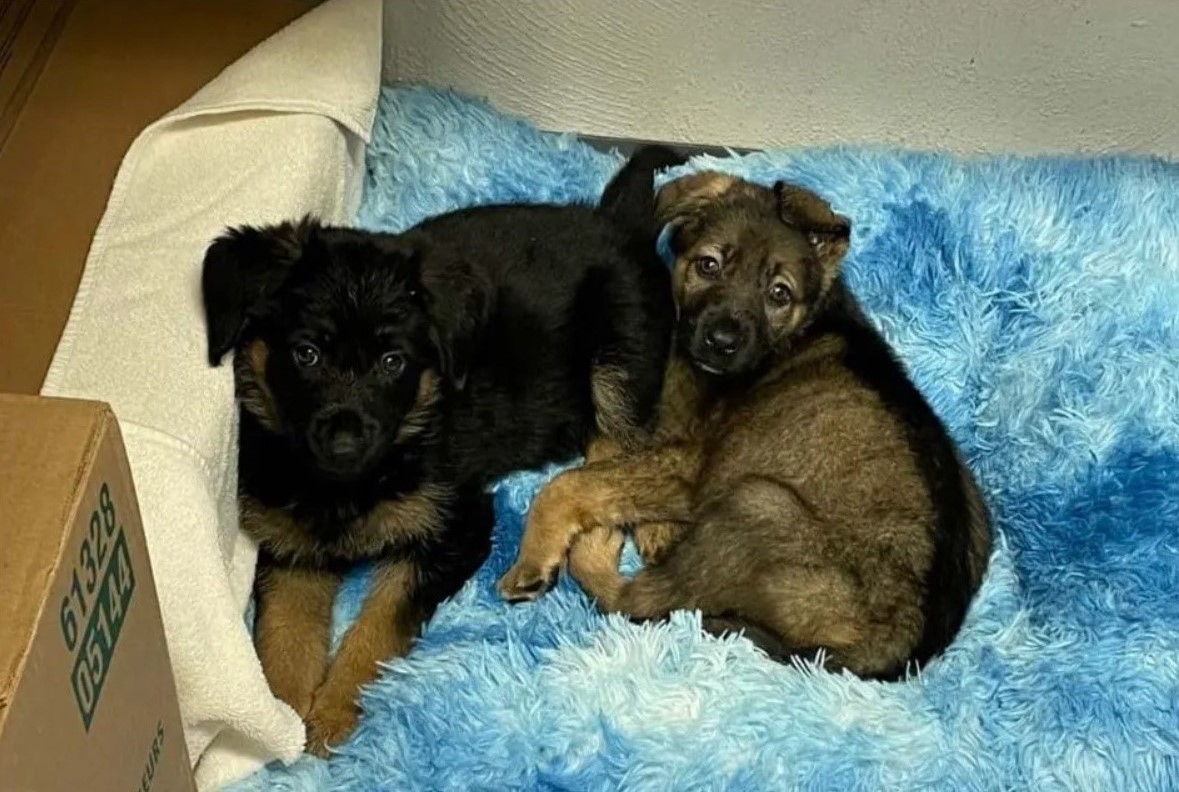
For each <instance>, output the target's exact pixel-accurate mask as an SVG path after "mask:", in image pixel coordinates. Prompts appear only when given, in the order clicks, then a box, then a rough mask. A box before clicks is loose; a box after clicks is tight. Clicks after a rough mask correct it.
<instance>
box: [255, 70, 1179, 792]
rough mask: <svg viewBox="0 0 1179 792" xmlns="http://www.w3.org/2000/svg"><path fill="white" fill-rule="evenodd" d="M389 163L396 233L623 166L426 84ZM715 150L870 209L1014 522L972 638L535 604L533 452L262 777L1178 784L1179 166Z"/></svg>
mask: <svg viewBox="0 0 1179 792" xmlns="http://www.w3.org/2000/svg"><path fill="white" fill-rule="evenodd" d="M368 156H369V159H368V167H369V178H368V184H367V193H366V196H365V200H364V205H363V208H362V211H361V215H360V222H361V224H362V225H364V226H367V227H371V228H380V229H392V230H398V229H403V228H406V227H408V226H410V225H412V224H414V223H416V222H417V221H419V220H421V219H423V218H425V217H428V216H430V215H433V214H436V213H439V212H444V211H447V210H449V209H454V208H457V207H461V206H467V205H471V204H483V203H492V202H503V201H523V202H538V201H558V202H568V201H587V202H590V201H594V200H595V199H596V197H597V196H598V194H599V192H600V190H601V189H602V187H603V185H604V184H605V182H606V180H607V179H608V178H609V176H610V174H611V173H612V172H613V171H614V169H615V168H616V167H617V166H618V164H619V162H620V157H618V156H611V155H607V154H602V153H599V152H596V151H594V150H592V149H590V148H588V147H586V146H585V145H582V144H581V143H579V142H577V141H576V140H575V139H573V138H570V137H567V136H558V135H551V134H544V133H541V132H538V131H537V130H535V129H534V128H533V127H532V126H530V125H529V124H527V123H525V122H523V121H521V120H518V119H514V118H511V117H508V116H505V115H503V114H501V113H499V112H496V111H495V110H493V109H492V108H490V107H488V106H487V105H486V104H484V103H482V102H478V101H473V100H470V99H466V98H463V97H460V96H456V95H454V94H451V93H446V92H437V91H430V90H425V89H412V88H407V89H387V90H386V91H385V93H384V95H383V97H382V103H381V110H380V113H379V117H378V120H377V127H376V133H375V138H374V141H373V144H372V146H371V149H370V151H369V155H368ZM704 168H714V169H720V170H725V171H730V172H733V173H736V174H739V175H741V176H745V177H748V178H750V179H753V180H755V181H758V182H763V183H770V182H772V181H774V180H775V179H788V180H791V181H794V182H797V183H800V184H802V185H805V186H807V187H809V188H812V189H814V190H816V191H818V192H820V193H821V194H823V195H824V196H826V197H828V198H829V199H830V200H831V202H832V203H833V204H834V206H835V207H836V208H837V209H838V210H839V211H840V212H843V213H844V214H846V215H848V216H849V217H850V218H851V219H852V221H853V227H854V231H853V238H852V248H851V253H850V255H849V257H848V260H847V262H846V270H845V271H846V276H847V279H848V282H849V284H850V285H851V287H852V288H853V290H854V291H855V292H856V293H857V294H858V295H859V296H860V298H861V299H862V301H863V303H864V305H865V308H866V309H867V311H868V312H869V314H870V315H871V317H872V318H873V321H875V322H876V323H877V324H878V326H879V327H880V328H881V330H882V331H883V332H884V334H885V336H886V337H887V338H888V339H889V341H890V342H891V343H892V344H893V345H894V346H895V348H896V349H897V351H898V352H899V354H900V356H901V358H902V359H903V360H904V362H905V364H906V366H907V367H908V369H909V371H910V372H911V374H912V377H913V378H914V380H915V381H916V383H917V384H918V386H919V387H920V388H921V390H922V391H923V392H924V393H925V394H926V396H927V397H928V399H929V400H930V401H931V403H932V404H933V405H934V407H935V408H936V410H937V412H938V413H939V414H940V415H941V416H942V417H943V418H944V419H945V421H946V422H947V424H948V426H949V427H950V430H951V432H952V433H953V436H954V437H955V438H956V440H957V441H958V442H959V443H960V444H961V446H962V448H963V450H964V452H965V454H966V457H967V458H968V460H969V462H970V464H971V466H972V467H973V469H974V470H975V471H976V473H977V475H978V478H979V480H980V482H981V483H982V485H983V487H984V489H985V492H986V493H987V497H988V500H989V502H990V504H991V506H992V508H993V510H994V513H995V516H996V520H997V523H998V528H999V532H1000V537H999V539H998V541H997V545H996V550H995V553H994V556H993V558H992V561H991V567H990V571H989V573H988V575H987V579H986V582H985V585H984V587H983V590H982V592H981V594H980V595H979V597H978V599H977V600H976V602H975V603H974V606H973V608H972V610H971V613H970V616H969V619H968V622H967V624H966V626H965V627H964V629H963V631H962V633H961V634H960V636H959V638H958V640H957V641H956V642H955V644H954V645H953V647H952V648H951V649H950V650H949V651H948V652H947V653H946V654H945V655H944V656H943V657H941V658H940V659H938V660H936V661H934V662H933V663H931V664H930V665H929V666H928V667H926V668H925V669H923V670H921V671H920V672H919V673H918V674H916V675H914V676H913V677H912V678H910V679H909V680H907V681H905V682H900V683H894V684H879V683H870V682H862V681H859V680H857V679H854V678H852V677H849V676H836V675H831V674H826V673H822V672H817V671H815V670H814V669H812V668H808V667H791V666H784V665H776V664H774V663H772V662H770V661H769V660H767V659H765V658H764V657H763V656H762V655H760V654H759V653H758V652H757V651H756V650H755V649H754V648H753V647H752V646H751V645H750V644H749V643H748V642H746V641H744V640H743V639H736V638H733V639H726V640H717V639H714V638H710V637H705V636H704V635H702V634H701V633H700V631H699V619H698V617H697V616H696V615H694V614H690V613H680V614H676V615H675V616H674V617H673V618H672V619H671V621H670V623H668V624H663V625H658V626H651V625H648V626H636V625H632V624H629V623H627V622H626V621H624V620H623V619H621V618H618V617H603V616H600V615H598V614H597V613H596V612H595V610H594V608H593V606H592V605H591V603H590V602H589V601H588V600H587V599H586V597H585V596H584V595H582V593H581V592H580V591H579V590H578V589H577V587H576V586H575V585H574V584H572V583H570V582H569V581H567V580H566V581H562V582H561V584H560V585H559V587H558V588H557V589H556V590H555V591H554V592H553V593H552V594H550V595H549V596H547V597H545V598H544V599H543V600H542V601H540V602H538V603H536V604H531V605H522V606H515V607H512V606H509V605H507V604H505V603H503V602H501V601H500V600H499V599H498V597H497V596H496V594H495V592H494V590H493V583H494V581H495V580H496V578H497V577H498V576H499V575H500V574H501V573H502V572H503V571H504V570H505V569H506V567H507V566H508V564H509V562H510V560H511V558H512V556H513V554H514V551H515V548H516V545H517V542H518V540H519V537H520V532H521V525H522V520H523V517H524V515H525V513H526V511H527V508H528V505H529V501H530V499H531V497H532V495H533V493H534V492H535V491H536V488H537V487H538V485H540V484H541V483H542V482H543V481H545V480H546V478H547V477H548V476H549V475H551V474H552V472H553V471H552V470H548V471H540V472H527V473H520V474H518V475H515V476H512V477H510V478H508V479H507V480H505V481H503V482H502V483H501V484H500V485H499V486H498V487H497V488H496V492H495V498H496V505H497V513H498V524H497V526H496V530H495V545H494V550H493V553H492V555H491V557H490V559H489V560H488V561H487V563H486V564H485V565H484V567H483V569H482V570H480V572H479V573H478V575H477V576H476V577H475V578H474V579H473V580H472V581H471V582H470V583H469V584H468V585H467V586H466V588H464V589H463V590H462V592H461V593H460V594H459V595H458V596H457V597H455V599H454V600H453V601H450V602H448V603H446V604H444V605H443V606H442V608H441V609H440V610H439V611H438V614H437V616H436V618H435V619H434V620H433V622H432V623H431V624H430V625H429V627H428V629H427V630H426V632H425V635H424V636H423V638H422V640H421V643H420V644H419V645H418V646H417V648H416V649H415V650H414V652H413V653H412V655H411V656H410V657H408V658H405V659H399V660H395V661H392V662H390V663H389V664H388V666H387V668H386V669H385V672H384V673H383V675H382V677H381V679H380V680H379V681H378V682H377V683H376V684H374V685H373V686H372V687H371V689H369V690H367V691H366V692H365V693H364V695H363V699H362V700H363V705H364V710H365V713H366V715H365V718H364V720H363V723H362V725H361V726H360V728H359V730H358V731H357V733H356V734H355V736H354V738H353V739H352V740H351V741H349V742H348V743H347V744H345V745H343V746H341V747H340V748H339V751H338V753H337V755H336V756H335V757H334V758H333V760H332V761H330V762H324V761H320V760H318V759H312V758H304V759H302V760H300V762H298V763H297V764H295V765H294V766H293V767H290V768H270V769H268V770H266V771H264V772H263V773H261V774H259V775H256V776H255V777H253V778H252V779H249V780H248V781H247V782H245V783H243V784H242V785H241V786H240V789H242V790H262V789H278V790H356V791H357V792H359V791H360V790H365V792H371V791H372V790H407V789H453V790H475V789H480V790H484V789H485V790H514V789H545V790H549V789H551V790H558V789H559V790H609V789H635V790H680V789H684V790H687V789H731V790H775V791H776V790H788V789H807V790H832V792H850V791H852V790H906V789H936V790H955V791H956V792H964V791H965V790H1001V789H1002V790H1010V789H1028V790H1038V791H1039V792H1052V791H1053V790H1094V791H1095V792H1112V791H1113V790H1151V791H1152V792H1157V791H1159V790H1173V789H1179V167H1177V166H1176V165H1174V164H1170V163H1167V162H1163V161H1159V160H1153V159H1144V158H1134V157H1120V156H1119V157H1101V158H1084V159H1074V158H1032V159H1026V158H1011V157H995V158H981V159H961V158H956V157H953V156H948V155H944V154H918V153H907V152H902V151H893V150H885V149H878V148H861V147H850V148H827V149H819V150H802V151H794V150H791V151H773V152H768V153H762V154H753V155H748V156H744V157H733V158H724V159H697V160H695V161H693V162H692V163H690V164H689V165H688V166H687V167H686V170H697V169H704ZM629 563H630V564H631V565H633V564H634V563H635V560H634V557H633V553H631V555H630V557H629ZM364 585H365V579H364V576H363V575H358V576H356V577H355V578H354V579H353V580H351V581H350V582H349V583H348V585H347V587H346V589H345V591H344V592H343V594H342V595H341V598H340V601H339V605H338V612H337V615H338V619H337V621H338V627H337V630H338V631H339V630H342V629H343V628H344V626H345V625H346V624H347V623H348V620H349V619H350V618H351V616H352V615H353V614H354V613H355V612H356V609H357V607H358V604H359V601H360V599H361V598H362V596H363V592H364Z"/></svg>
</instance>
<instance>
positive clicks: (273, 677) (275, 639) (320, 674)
mask: <svg viewBox="0 0 1179 792" xmlns="http://www.w3.org/2000/svg"><path fill="white" fill-rule="evenodd" d="M339 587H340V578H339V576H338V575H335V574H333V573H331V572H325V571H323V570H319V569H313V568H310V567H293V568H292V567H286V566H279V565H274V564H269V563H266V562H263V563H262V564H261V565H260V566H259V569H258V583H257V587H256V589H255V590H256V592H257V606H258V612H257V620H256V622H255V625H254V642H255V644H256V646H257V649H258V658H259V660H261V662H262V672H263V673H264V674H265V675H266V681H267V682H268V683H269V685H270V690H271V691H272V692H273V693H274V695H276V696H277V697H278V698H280V699H282V700H283V701H285V702H286V703H287V704H289V705H291V707H292V708H294V710H295V712H298V713H299V716H300V717H302V718H306V717H307V713H308V712H309V711H310V710H311V699H312V696H313V694H314V693H315V689H316V688H317V687H318V686H319V684H320V682H322V681H323V678H324V674H325V673H326V671H327V664H328V662H327V661H328V640H329V637H330V629H331V619H332V600H333V599H334V598H335V596H336V591H337V589H339Z"/></svg>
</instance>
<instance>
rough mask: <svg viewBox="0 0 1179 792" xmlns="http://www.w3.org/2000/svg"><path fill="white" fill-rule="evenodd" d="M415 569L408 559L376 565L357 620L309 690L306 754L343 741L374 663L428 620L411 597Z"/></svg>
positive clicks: (403, 648) (395, 652) (402, 648)
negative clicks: (318, 681) (317, 683)
mask: <svg viewBox="0 0 1179 792" xmlns="http://www.w3.org/2000/svg"><path fill="white" fill-rule="evenodd" d="M417 583H418V570H417V566H416V565H415V564H414V563H413V562H410V561H389V562H385V563H384V564H382V565H381V566H380V567H379V568H378V570H377V573H376V577H375V579H374V581H373V586H372V591H371V592H370V594H369V596H368V599H367V600H366V601H365V603H364V606H363V608H362V609H361V611H360V616H359V617H358V618H357V620H356V622H355V623H354V624H353V625H352V627H351V628H350V629H349V630H348V632H347V633H346V634H345V636H344V640H343V642H342V643H341V645H340V650H339V652H338V653H337V654H336V658H335V660H334V661H333V662H332V664H331V667H330V668H329V669H328V672H327V679H325V680H324V682H323V684H322V685H321V686H320V688H319V689H318V690H317V691H316V692H315V700H314V702H313V703H312V705H311V713H310V715H309V716H308V718H307V726H308V735H307V750H309V751H311V752H312V753H315V754H318V755H319V756H326V755H327V753H328V747H329V746H333V745H337V744H339V743H340V742H342V741H344V740H345V739H347V738H348V736H349V735H350V734H351V733H352V730H353V729H354V728H355V726H356V722H357V720H358V718H359V716H360V706H359V702H358V700H357V698H358V695H359V692H360V688H361V686H363V685H366V684H368V683H369V682H372V681H373V680H374V679H376V677H377V674H378V671H379V669H378V667H377V664H378V663H381V662H383V661H386V660H390V659H392V658H394V657H398V656H400V655H404V654H405V653H406V652H407V651H409V648H410V645H411V644H412V643H413V641H414V639H415V638H417V635H418V631H419V630H420V629H421V626H422V623H423V622H424V621H425V620H426V619H427V618H428V617H429V613H428V609H426V608H423V607H422V605H421V604H420V603H419V601H418V598H417V596H416V595H417Z"/></svg>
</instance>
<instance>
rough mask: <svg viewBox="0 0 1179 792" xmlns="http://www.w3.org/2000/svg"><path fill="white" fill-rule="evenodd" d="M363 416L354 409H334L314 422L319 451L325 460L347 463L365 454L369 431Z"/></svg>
mask: <svg viewBox="0 0 1179 792" xmlns="http://www.w3.org/2000/svg"><path fill="white" fill-rule="evenodd" d="M366 428H367V427H366V426H365V420H364V418H363V416H361V415H360V414H358V413H357V412H355V411H354V410H347V409H345V410H332V411H329V412H327V413H326V414H325V415H321V416H319V417H318V418H317V419H316V420H315V422H314V423H313V432H314V434H315V436H316V438H317V440H318V442H317V445H318V447H319V453H320V455H321V456H322V457H323V458H324V459H325V460H330V461H331V462H332V463H333V464H334V463H346V462H350V461H352V460H355V459H357V458H359V457H362V456H364V454H365V452H366V450H367V448H368V441H369V437H368V432H367V431H366Z"/></svg>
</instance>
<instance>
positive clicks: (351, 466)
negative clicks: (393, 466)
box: [310, 446, 382, 483]
mask: <svg viewBox="0 0 1179 792" xmlns="http://www.w3.org/2000/svg"><path fill="white" fill-rule="evenodd" d="M310 456H311V464H312V466H313V467H314V468H315V470H316V472H317V473H319V475H321V476H323V478H325V479H327V480H330V481H336V482H340V483H347V482H350V481H357V480H359V479H362V478H365V477H366V476H369V475H371V474H372V473H373V472H374V471H375V470H376V469H377V468H378V467H379V463H380V461H381V458H382V453H381V450H380V449H379V448H377V447H375V446H374V447H370V448H366V449H365V450H364V451H363V452H361V453H358V454H356V455H353V456H348V457H333V456H331V455H326V454H316V453H314V452H312V453H311V454H310Z"/></svg>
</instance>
